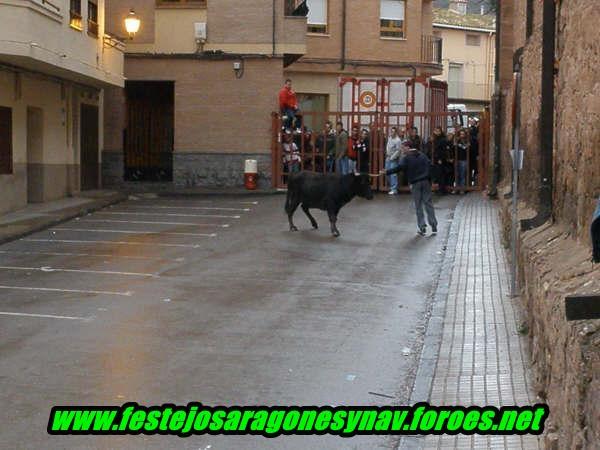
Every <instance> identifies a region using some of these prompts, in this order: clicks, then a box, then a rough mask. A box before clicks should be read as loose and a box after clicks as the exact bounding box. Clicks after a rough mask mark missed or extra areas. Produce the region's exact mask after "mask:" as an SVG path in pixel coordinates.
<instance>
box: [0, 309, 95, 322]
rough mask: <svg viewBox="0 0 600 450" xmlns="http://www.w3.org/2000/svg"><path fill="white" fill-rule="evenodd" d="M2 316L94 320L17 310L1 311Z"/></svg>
mask: <svg viewBox="0 0 600 450" xmlns="http://www.w3.org/2000/svg"><path fill="white" fill-rule="evenodd" d="M0 316H19V317H39V318H42V319H65V320H83V321H85V322H89V321H90V320H92V318H91V317H72V316H55V315H53V314H28V313H16V312H8V311H0Z"/></svg>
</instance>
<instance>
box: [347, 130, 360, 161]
mask: <svg viewBox="0 0 600 450" xmlns="http://www.w3.org/2000/svg"><path fill="white" fill-rule="evenodd" d="M359 140H360V128H359V127H358V125H354V126H353V127H352V135H351V136H350V139H349V140H348V173H355V172H356V168H357V160H358V142H359Z"/></svg>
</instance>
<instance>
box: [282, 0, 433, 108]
mask: <svg viewBox="0 0 600 450" xmlns="http://www.w3.org/2000/svg"><path fill="white" fill-rule="evenodd" d="M307 5H308V7H309V13H308V18H307V21H308V29H307V31H308V34H307V36H306V54H305V55H304V56H303V57H302V58H300V59H299V60H298V61H296V62H294V63H293V64H291V65H290V66H289V67H287V68H286V70H285V73H286V76H288V77H290V78H292V79H293V81H294V89H295V90H296V92H298V93H299V94H300V101H301V106H302V107H303V109H305V110H312V111H342V110H345V109H346V108H345V105H344V101H345V99H344V98H342V96H343V93H344V92H343V89H342V86H341V83H343V82H344V81H345V80H352V79H354V80H358V81H360V80H365V79H369V80H382V79H386V80H408V79H413V78H419V79H421V80H426V79H428V78H429V77H431V76H433V75H439V74H440V73H441V65H440V64H441V61H440V58H439V57H438V55H439V53H440V52H439V51H440V50H441V47H440V46H441V43H440V40H439V39H437V38H435V37H434V36H432V4H431V0H354V1H347V0H307Z"/></svg>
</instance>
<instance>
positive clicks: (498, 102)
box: [488, 2, 504, 198]
mask: <svg viewBox="0 0 600 450" xmlns="http://www.w3.org/2000/svg"><path fill="white" fill-rule="evenodd" d="M500 8H501V7H500V3H499V2H498V3H497V4H496V50H495V53H496V54H495V55H494V56H495V59H496V62H495V67H494V78H495V80H494V85H495V87H494V113H493V114H494V169H493V171H492V183H491V187H490V191H489V193H488V196H489V197H491V198H496V197H497V196H498V182H499V181H500V147H501V146H502V135H501V134H500V133H501V130H502V129H503V128H504V126H503V125H502V89H501V87H500V50H501V46H500V35H501V33H502V27H501V21H502V14H501V10H500Z"/></svg>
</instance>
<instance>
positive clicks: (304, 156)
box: [271, 96, 490, 191]
mask: <svg viewBox="0 0 600 450" xmlns="http://www.w3.org/2000/svg"><path fill="white" fill-rule="evenodd" d="M430 101H431V102H441V101H445V99H441V98H437V97H436V98H434V96H432V98H431V99H430ZM302 114H303V116H304V117H305V118H307V117H312V118H313V120H312V123H325V122H330V123H331V125H332V127H333V128H334V129H335V125H336V123H337V122H341V123H342V124H343V125H344V129H346V130H347V129H348V128H350V127H351V126H359V127H360V129H361V130H362V129H366V130H367V131H368V132H369V148H370V152H369V171H370V173H373V174H376V173H378V172H379V171H380V170H381V169H383V168H384V167H385V149H386V144H387V139H388V136H390V133H391V128H392V127H396V128H397V129H398V132H399V134H400V136H401V137H405V136H406V135H407V134H408V129H409V128H410V127H412V126H415V127H417V129H418V134H419V136H420V137H421V140H422V142H423V145H422V149H421V150H422V151H424V152H425V153H426V154H427V155H428V156H429V157H430V158H431V144H430V142H431V133H432V132H433V130H434V128H435V127H441V128H442V130H443V131H444V132H445V133H449V134H448V137H452V134H458V132H459V131H460V130H465V131H466V132H467V134H468V135H469V133H470V132H471V130H470V129H469V128H468V127H467V124H464V125H465V126H462V125H460V124H459V120H458V119H459V117H457V115H456V113H453V112H436V113H430V112H421V113H419V112H416V113H382V112H377V111H373V112H359V111H355V112H303V113H302ZM468 115H469V117H472V118H476V119H478V120H479V126H478V128H479V131H478V133H477V140H478V149H477V154H474V153H473V154H472V153H471V152H472V151H473V152H474V151H475V149H471V148H470V149H469V150H468V155H467V177H466V186H465V189H464V190H468V191H473V190H484V189H486V188H487V166H488V150H489V138H490V122H489V112H488V111H487V110H485V111H481V112H478V113H468ZM289 131H291V130H289ZM349 133H350V132H349ZM284 135H286V130H284V129H283V128H282V121H281V118H280V116H279V114H278V113H273V114H272V142H271V157H272V170H273V174H272V175H273V176H272V183H273V187H274V188H285V187H286V185H287V177H288V175H289V173H290V171H295V170H309V171H314V172H322V173H325V172H327V139H326V137H325V136H324V131H323V130H318V131H317V130H306V129H305V130H303V132H300V133H297V132H295V131H292V134H291V137H288V138H287V139H291V140H292V141H293V142H294V143H295V144H296V147H297V155H298V157H299V161H298V162H297V163H294V164H289V163H287V162H286V161H285V159H284V156H285V152H284V151H283V145H282V144H283V142H284V141H283V140H284V139H285V138H284ZM287 136H290V135H289V134H287ZM453 161H454V162H453V164H454V180H456V175H457V173H458V163H457V158H456V157H454V158H453ZM359 164H360V162H359ZM434 181H435V180H434ZM455 187H456V186H455ZM373 188H374V189H377V190H380V191H387V190H388V186H387V180H386V179H385V177H379V178H374V179H373ZM435 188H436V185H435V183H434V189H435ZM401 189H402V190H407V189H408V186H403V187H401Z"/></svg>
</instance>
